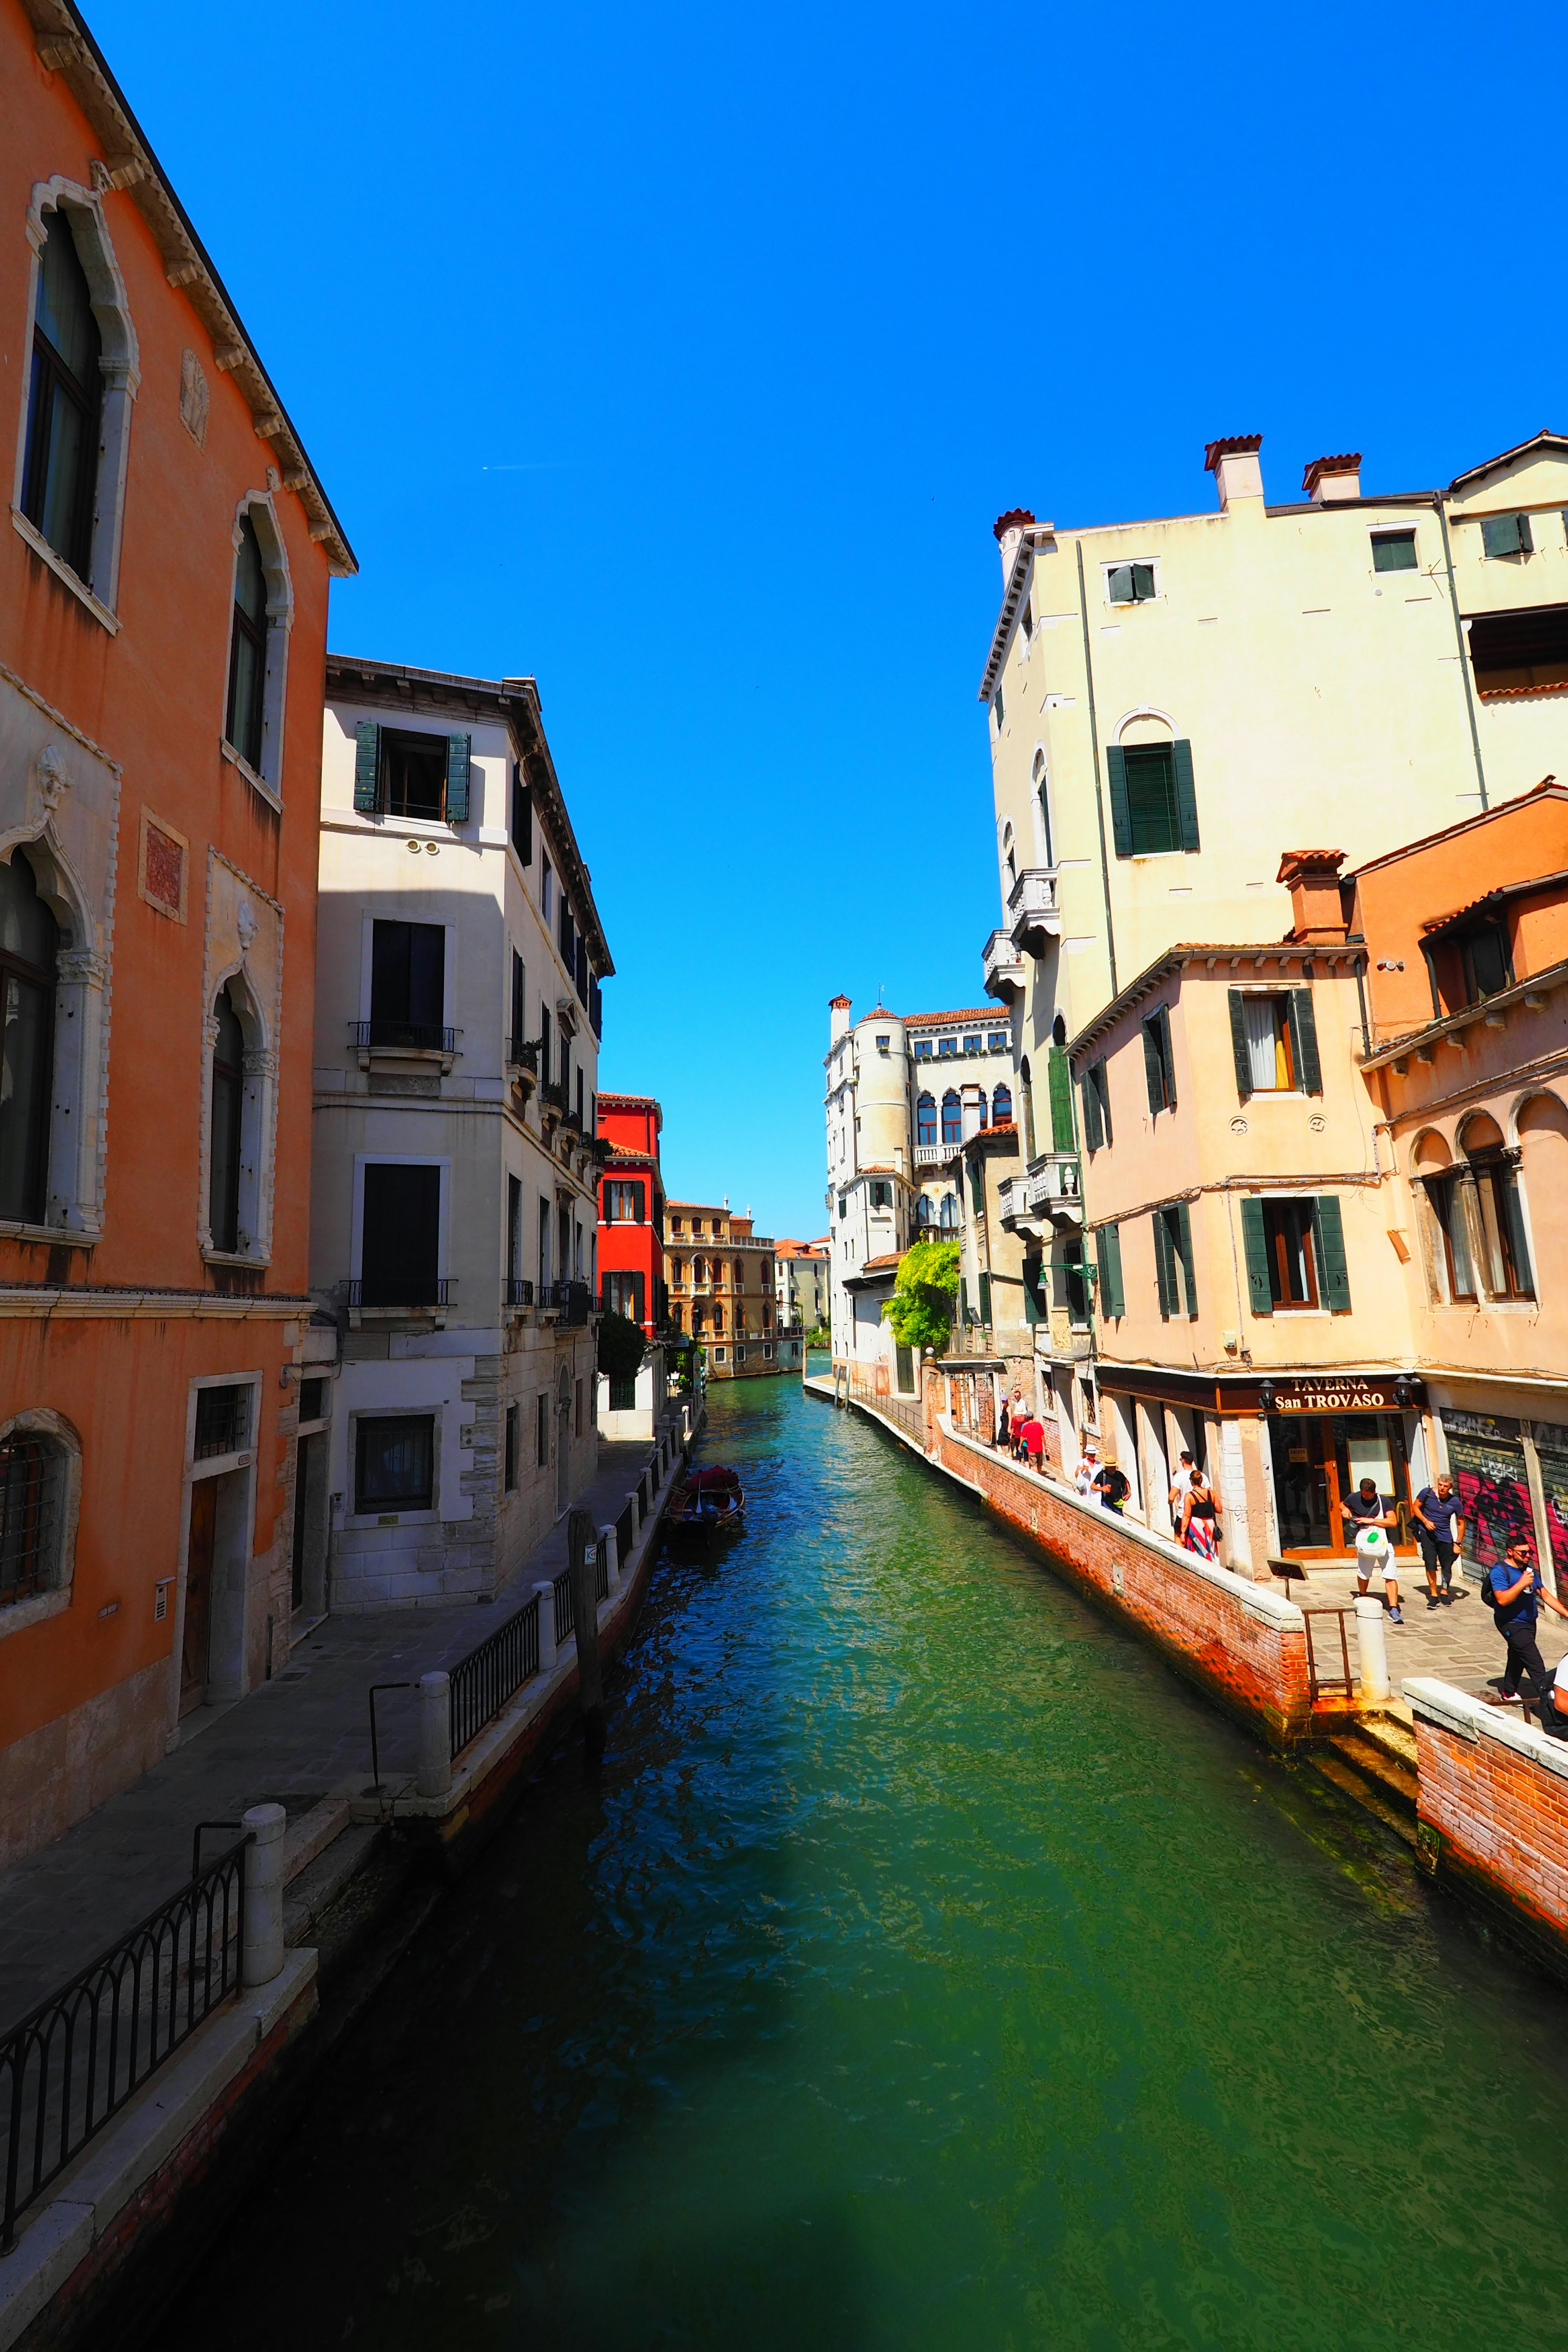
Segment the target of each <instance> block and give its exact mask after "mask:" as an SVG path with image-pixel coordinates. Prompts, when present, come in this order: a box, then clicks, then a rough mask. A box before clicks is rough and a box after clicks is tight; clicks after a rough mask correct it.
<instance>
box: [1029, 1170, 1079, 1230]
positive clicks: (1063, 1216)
mask: <svg viewBox="0 0 1568 2352" xmlns="http://www.w3.org/2000/svg"><path fill="white" fill-rule="evenodd" d="M1026 1181H1027V1184H1028V1211H1029V1214H1030V1215H1031V1216H1045V1217H1049V1218H1050V1220H1051V1222H1052V1223H1053V1224H1055V1225H1056V1226H1058V1228H1059V1229H1064V1230H1065V1229H1066V1228H1068V1227H1069V1226H1070V1227H1071V1228H1073V1229H1074V1230H1075V1231H1076V1230H1077V1228H1078V1227H1079V1226H1081V1224H1082V1223H1083V1174H1082V1171H1081V1169H1080V1168H1079V1157H1078V1154H1077V1152H1076V1151H1047V1152H1045V1153H1043V1154H1042V1156H1041V1157H1040V1158H1039V1159H1038V1160H1030V1162H1029V1171H1028V1176H1027V1179H1026ZM1014 1197H1015V1199H1016V1197H1017V1190H1016V1187H1015V1193H1014Z"/></svg>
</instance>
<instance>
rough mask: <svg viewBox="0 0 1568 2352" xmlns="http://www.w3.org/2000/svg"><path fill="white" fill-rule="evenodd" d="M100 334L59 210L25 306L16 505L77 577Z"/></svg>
mask: <svg viewBox="0 0 1568 2352" xmlns="http://www.w3.org/2000/svg"><path fill="white" fill-rule="evenodd" d="M101 358H102V341H101V339H100V334H99V329H98V321H97V320H96V319H95V318H94V317H93V314H92V298H91V295H90V293H89V289H88V282H87V273H86V271H85V270H84V269H83V268H82V266H81V260H80V257H79V254H78V252H77V249H76V242H75V239H74V238H73V236H72V235H71V230H70V223H69V220H68V215H66V213H65V212H64V211H63V210H57V211H56V212H55V213H54V214H53V215H52V216H51V218H50V220H49V226H48V231H47V236H45V239H44V249H43V252H42V254H41V256H40V257H39V261H38V290H37V302H36V304H35V306H34V310H33V368H32V384H31V389H30V391H29V394H28V399H27V446H26V457H25V458H24V460H23V475H22V511H23V513H24V514H25V515H26V518H27V520H28V521H29V522H30V523H31V524H32V525H33V527H34V529H35V530H37V531H38V532H39V533H40V534H41V536H42V537H43V538H44V539H46V540H47V541H48V543H49V545H50V546H51V547H52V548H53V549H54V551H55V553H56V554H57V555H58V556H59V557H61V558H62V560H63V561H64V562H67V563H68V564H69V565H70V568H71V570H72V571H73V572H75V573H76V574H77V576H78V578H79V580H82V581H84V582H85V581H87V580H89V578H90V577H91V572H92V522H93V513H92V509H93V492H94V488H95V486H96V480H97V473H98V455H99V437H100V435H99V419H100V407H101V404H102V399H103V375H102V371H101V364H100V362H101Z"/></svg>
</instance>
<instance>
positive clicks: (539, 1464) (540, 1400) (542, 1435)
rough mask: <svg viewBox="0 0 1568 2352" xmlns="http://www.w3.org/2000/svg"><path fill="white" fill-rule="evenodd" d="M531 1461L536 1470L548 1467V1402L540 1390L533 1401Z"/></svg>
mask: <svg viewBox="0 0 1568 2352" xmlns="http://www.w3.org/2000/svg"><path fill="white" fill-rule="evenodd" d="M533 1461H534V1467H535V1468H536V1469H539V1470H547V1469H548V1468H549V1466H550V1400H549V1398H548V1397H547V1396H546V1395H545V1394H544V1392H543V1391H542V1390H541V1391H540V1393H539V1394H538V1396H536V1397H535V1398H534V1400H533Z"/></svg>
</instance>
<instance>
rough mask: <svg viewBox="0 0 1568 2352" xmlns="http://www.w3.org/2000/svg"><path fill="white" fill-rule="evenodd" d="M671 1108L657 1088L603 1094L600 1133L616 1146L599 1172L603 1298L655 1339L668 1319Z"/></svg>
mask: <svg viewBox="0 0 1568 2352" xmlns="http://www.w3.org/2000/svg"><path fill="white" fill-rule="evenodd" d="M663 1125H664V1113H663V1112H662V1111H661V1110H660V1108H659V1107H658V1103H656V1102H655V1100H654V1098H653V1097H652V1096H651V1095H601V1096H600V1097H599V1133H600V1135H601V1136H602V1137H603V1138H604V1139H605V1140H606V1141H607V1142H609V1143H611V1144H613V1145H614V1147H615V1156H614V1157H613V1159H611V1160H607V1161H606V1162H605V1167H604V1170H603V1172H602V1173H601V1176H600V1179H599V1288H600V1305H601V1306H602V1307H605V1308H606V1309H607V1310H608V1311H609V1312H610V1313H611V1314H615V1315H625V1316H626V1317H627V1318H629V1319H630V1320H631V1321H632V1322H634V1323H640V1324H641V1325H642V1328H643V1329H644V1331H645V1332H646V1333H647V1337H648V1338H649V1339H653V1338H654V1337H655V1336H656V1334H657V1333H658V1332H659V1331H661V1330H662V1329H663V1328H664V1327H665V1324H666V1323H667V1322H668V1293H667V1291H666V1289H665V1285H664V1239H663V1235H664V1180H663V1178H662V1177H661V1176H660V1174H659V1170H658V1138H659V1130H660V1129H661V1128H662V1127H663Z"/></svg>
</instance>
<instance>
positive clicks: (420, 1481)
mask: <svg viewBox="0 0 1568 2352" xmlns="http://www.w3.org/2000/svg"><path fill="white" fill-rule="evenodd" d="M435 1480H436V1419H435V1415H434V1414H433V1413H427V1412H415V1413H374V1414H369V1415H362V1417H361V1418H360V1420H359V1421H358V1422H357V1423H356V1424H355V1433H354V1509H355V1511H356V1513H358V1514H359V1515H361V1516H362V1517H363V1516H374V1515H376V1514H379V1513H381V1512H387V1511H427V1510H429V1508H430V1507H431V1503H432V1498H433V1496H434V1493H435Z"/></svg>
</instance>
